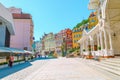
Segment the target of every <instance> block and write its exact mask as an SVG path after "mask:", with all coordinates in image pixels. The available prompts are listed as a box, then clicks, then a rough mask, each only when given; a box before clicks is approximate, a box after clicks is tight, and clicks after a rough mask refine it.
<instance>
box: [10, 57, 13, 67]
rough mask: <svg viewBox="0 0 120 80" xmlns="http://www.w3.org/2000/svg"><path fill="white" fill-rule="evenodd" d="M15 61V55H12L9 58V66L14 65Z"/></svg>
mask: <svg viewBox="0 0 120 80" xmlns="http://www.w3.org/2000/svg"><path fill="white" fill-rule="evenodd" d="M13 62H14V57H13V56H10V59H9V66H10V67H12V66H13Z"/></svg>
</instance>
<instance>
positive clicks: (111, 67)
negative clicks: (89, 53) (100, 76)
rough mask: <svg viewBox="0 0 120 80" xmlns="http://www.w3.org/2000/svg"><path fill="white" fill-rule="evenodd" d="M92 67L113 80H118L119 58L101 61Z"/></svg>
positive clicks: (119, 70)
mask: <svg viewBox="0 0 120 80" xmlns="http://www.w3.org/2000/svg"><path fill="white" fill-rule="evenodd" d="M93 67H94V69H97V70H99V71H102V72H103V73H104V74H106V75H109V76H110V77H111V78H112V79H114V80H120V57H115V58H106V59H103V60H101V61H100V62H95V64H93Z"/></svg>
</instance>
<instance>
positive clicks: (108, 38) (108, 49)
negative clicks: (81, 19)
mask: <svg viewBox="0 0 120 80" xmlns="http://www.w3.org/2000/svg"><path fill="white" fill-rule="evenodd" d="M119 4H120V0H90V2H89V5H88V7H89V9H93V10H96V12H97V18H98V24H97V25H96V26H95V27H94V28H92V29H91V30H90V31H88V32H87V31H86V30H85V29H84V31H83V34H82V38H81V39H80V40H79V41H78V42H79V43H80V46H81V48H80V49H81V54H82V55H86V56H88V57H89V58H92V57H95V56H101V57H104V58H109V57H114V56H115V55H120V45H119V44H120V42H119V39H120V35H119V30H120V27H119V25H120V5H119Z"/></svg>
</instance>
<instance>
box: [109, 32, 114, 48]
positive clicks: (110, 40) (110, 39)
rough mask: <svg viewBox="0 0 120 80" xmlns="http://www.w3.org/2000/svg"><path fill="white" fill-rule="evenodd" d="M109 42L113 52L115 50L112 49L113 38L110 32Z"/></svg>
mask: <svg viewBox="0 0 120 80" xmlns="http://www.w3.org/2000/svg"><path fill="white" fill-rule="evenodd" d="M109 42H110V50H112V49H113V48H112V38H111V34H110V32H109Z"/></svg>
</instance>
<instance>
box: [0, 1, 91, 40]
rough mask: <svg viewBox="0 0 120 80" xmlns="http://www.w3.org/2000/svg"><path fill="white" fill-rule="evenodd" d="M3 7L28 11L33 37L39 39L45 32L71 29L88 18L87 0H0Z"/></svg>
mask: <svg viewBox="0 0 120 80" xmlns="http://www.w3.org/2000/svg"><path fill="white" fill-rule="evenodd" d="M0 2H1V3H2V4H3V5H4V6H5V7H7V8H8V7H11V6H14V7H17V8H21V9H22V11H23V12H24V13H30V14H31V15H32V17H33V22H34V37H35V40H39V38H40V37H42V35H43V34H44V32H45V33H49V32H53V33H57V32H59V31H60V30H63V29H65V28H70V29H72V28H73V27H74V26H75V25H76V24H77V23H79V22H81V21H82V20H83V19H86V18H88V16H89V14H90V12H91V11H90V10H88V2H89V0H0Z"/></svg>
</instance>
